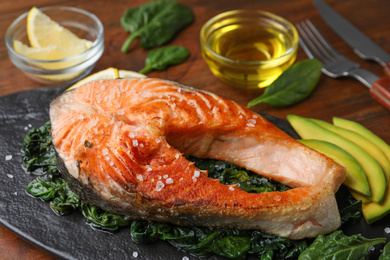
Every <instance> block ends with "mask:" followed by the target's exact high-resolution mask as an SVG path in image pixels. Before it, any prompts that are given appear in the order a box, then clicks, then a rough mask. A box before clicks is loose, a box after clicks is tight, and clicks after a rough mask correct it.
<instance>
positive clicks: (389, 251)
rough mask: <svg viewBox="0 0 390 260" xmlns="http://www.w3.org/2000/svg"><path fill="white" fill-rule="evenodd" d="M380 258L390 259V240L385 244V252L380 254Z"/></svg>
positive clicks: (380, 259) (383, 259) (381, 259)
mask: <svg viewBox="0 0 390 260" xmlns="http://www.w3.org/2000/svg"><path fill="white" fill-rule="evenodd" d="M378 260H390V242H388V243H387V244H386V245H385V246H384V248H383V253H382V254H381V255H380V256H379V259H378Z"/></svg>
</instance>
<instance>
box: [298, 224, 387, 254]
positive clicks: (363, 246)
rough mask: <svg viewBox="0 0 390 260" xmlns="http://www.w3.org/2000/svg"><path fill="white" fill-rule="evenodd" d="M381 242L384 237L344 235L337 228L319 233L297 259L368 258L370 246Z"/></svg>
mask: <svg viewBox="0 0 390 260" xmlns="http://www.w3.org/2000/svg"><path fill="white" fill-rule="evenodd" d="M381 243H386V238H374V239H367V238H364V237H363V236H361V235H352V236H346V235H344V233H343V232H342V231H341V230H339V231H335V232H333V233H332V234H330V235H327V236H324V235H319V236H318V237H317V238H316V239H315V240H314V242H313V243H312V244H311V245H310V246H309V248H307V249H306V250H305V251H303V252H302V254H301V255H300V256H299V258H298V260H314V259H321V260H331V259H343V260H355V259H361V260H363V259H369V256H370V251H371V250H370V249H371V247H372V246H374V245H377V244H381Z"/></svg>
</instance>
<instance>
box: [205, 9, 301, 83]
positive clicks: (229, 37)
mask: <svg viewBox="0 0 390 260" xmlns="http://www.w3.org/2000/svg"><path fill="white" fill-rule="evenodd" d="M208 31H209V32H210V33H209V34H208V35H207V36H208V37H207V38H205V39H204V40H206V41H207V42H206V44H207V45H208V48H205V47H204V46H202V47H203V57H204V59H205V60H206V61H207V62H208V64H209V66H210V69H211V71H212V72H213V73H214V74H215V75H216V76H217V77H219V78H220V79H222V80H223V81H225V82H227V83H229V84H232V85H235V86H239V87H252V88H253V87H266V86H268V85H269V84H271V83H272V82H273V81H274V80H275V79H276V78H277V77H279V76H280V74H282V72H283V71H284V70H286V69H287V68H288V67H290V66H291V65H292V64H293V63H294V61H295V58H296V51H297V48H296V46H295V47H294V45H296V44H297V40H296V39H295V40H294V39H293V37H292V36H291V32H289V31H288V29H287V28H284V27H282V26H281V25H280V24H278V23H276V22H274V21H272V20H271V19H270V20H267V21H259V20H258V19H251V18H250V17H249V18H244V19H243V20H242V21H240V20H239V19H238V18H229V19H225V20H223V22H218V23H214V24H211V25H210V27H209V28H208Z"/></svg>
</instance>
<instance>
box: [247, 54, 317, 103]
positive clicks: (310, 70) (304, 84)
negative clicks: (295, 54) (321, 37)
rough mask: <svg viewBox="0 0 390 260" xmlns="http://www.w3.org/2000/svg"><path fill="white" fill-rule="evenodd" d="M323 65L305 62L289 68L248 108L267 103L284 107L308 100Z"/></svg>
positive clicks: (311, 61) (314, 61)
mask: <svg viewBox="0 0 390 260" xmlns="http://www.w3.org/2000/svg"><path fill="white" fill-rule="evenodd" d="M321 68H322V64H321V62H320V61H318V60H305V61H301V62H298V63H296V64H294V65H293V66H291V67H290V68H288V69H287V70H286V71H284V72H283V73H282V75H280V77H279V78H277V79H276V80H275V81H274V82H273V83H272V84H271V85H269V86H268V87H267V88H266V89H265V91H264V93H263V95H261V96H260V97H258V98H255V99H254V100H252V101H250V102H249V103H248V107H252V106H255V105H257V104H260V103H267V104H270V105H272V106H276V107H283V106H289V105H293V104H295V103H298V102H300V101H302V100H304V99H305V98H307V97H308V96H309V95H310V93H311V92H312V91H313V90H314V88H315V86H316V85H317V82H318V80H319V78H320V76H321Z"/></svg>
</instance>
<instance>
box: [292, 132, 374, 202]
mask: <svg viewBox="0 0 390 260" xmlns="http://www.w3.org/2000/svg"><path fill="white" fill-rule="evenodd" d="M298 141H299V142H301V143H303V144H304V145H306V146H307V147H310V148H312V149H314V150H316V151H318V152H319V153H322V154H324V155H326V156H327V157H329V158H331V159H332V160H333V161H335V162H336V163H338V164H340V165H342V166H344V167H345V168H346V169H347V178H346V179H345V181H344V185H345V186H347V187H348V188H350V189H352V190H354V191H356V192H358V193H360V194H362V195H365V196H370V187H369V186H368V182H367V178H366V174H365V172H364V171H363V169H362V167H361V166H360V164H359V163H358V162H357V161H356V159H355V158H354V157H353V156H352V155H350V154H349V153H347V152H346V151H344V150H343V149H341V148H340V147H338V146H337V145H335V144H332V143H329V142H326V141H320V140H314V139H302V140H298Z"/></svg>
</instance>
